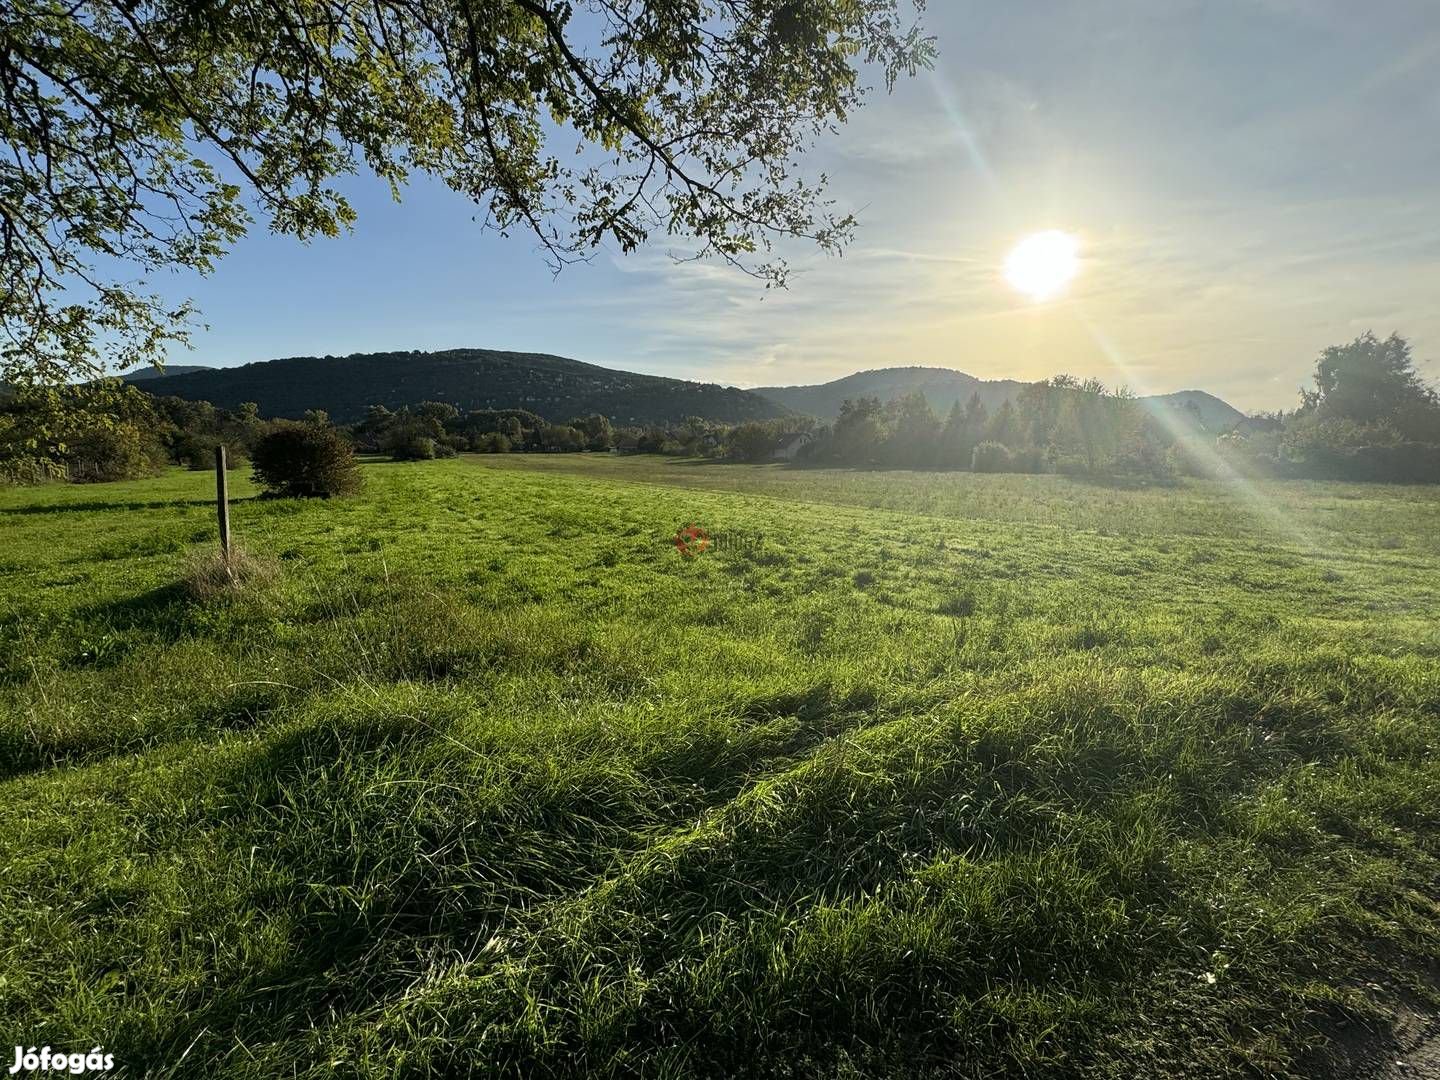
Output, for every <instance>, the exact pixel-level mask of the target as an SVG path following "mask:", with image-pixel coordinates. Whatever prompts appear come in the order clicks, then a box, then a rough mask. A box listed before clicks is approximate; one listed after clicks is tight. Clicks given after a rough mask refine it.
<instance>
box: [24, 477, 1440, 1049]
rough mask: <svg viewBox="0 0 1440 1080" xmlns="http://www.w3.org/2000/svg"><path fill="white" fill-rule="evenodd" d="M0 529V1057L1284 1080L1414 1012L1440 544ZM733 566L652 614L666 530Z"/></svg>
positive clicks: (425, 507) (1335, 492)
mask: <svg viewBox="0 0 1440 1080" xmlns="http://www.w3.org/2000/svg"><path fill="white" fill-rule="evenodd" d="M366 472H367V479H368V488H367V493H366V494H365V495H363V496H362V497H360V498H358V499H353V500H332V501H329V502H323V503H320V502H316V503H295V502H261V501H259V500H254V499H251V498H247V497H246V496H248V495H250V494H252V493H251V491H250V489H249V488H248V486H246V485H245V484H244V483H240V484H236V485H235V487H236V488H237V489H238V490H237V494H238V496H239V497H240V498H239V501H237V503H236V505H235V506H234V508H233V512H232V519H233V521H234V528H235V530H236V535H237V537H238V538H239V539H240V540H241V542H243V543H244V544H245V545H246V548H247V550H248V551H250V552H251V553H253V554H254V555H255V556H257V557H260V558H265V559H269V560H274V562H275V564H276V565H278V567H279V572H278V574H277V575H274V576H273V577H272V578H270V579H267V580H263V581H259V582H257V583H256V585H255V587H254V588H248V587H247V588H244V589H239V590H234V591H221V592H220V593H218V594H217V595H215V596H214V597H212V598H209V599H207V600H204V601H197V600H195V599H194V598H192V596H191V594H190V593H188V592H187V591H186V590H185V588H184V582H183V577H184V574H185V567H186V560H187V558H190V557H191V553H192V552H198V551H205V550H207V549H208V548H209V547H210V546H212V545H213V532H214V526H213V511H212V509H211V507H209V505H208V504H207V503H206V502H205V498H206V495H207V494H208V492H207V484H208V477H206V476H204V475H198V474H185V473H173V474H171V475H169V476H166V477H164V478H161V479H158V480H155V481H148V482H144V483H136V484H115V485H104V486H98V487H92V488H83V489H82V488H47V489H41V490H38V491H24V492H0V574H3V578H0V580H3V583H4V589H3V593H0V709H3V723H0V768H3V774H4V776H5V779H4V781H3V783H4V785H5V800H4V804H3V809H0V871H3V872H0V1015H3V1016H5V1017H6V1019H7V1021H8V1030H9V1032H10V1033H11V1035H12V1036H13V1038H12V1042H11V1043H10V1045H14V1044H15V1043H20V1042H23V1043H25V1044H26V1045H30V1044H32V1043H34V1044H39V1043H49V1044H51V1045H54V1046H68V1047H80V1046H82V1045H83V1046H84V1047H85V1048H86V1049H88V1048H89V1047H90V1046H93V1045H96V1044H97V1043H103V1044H104V1045H105V1046H106V1047H107V1049H108V1050H110V1051H113V1052H114V1053H115V1054H116V1060H117V1063H121V1064H124V1065H126V1066H127V1067H128V1068H129V1069H130V1070H131V1071H132V1072H134V1073H140V1072H143V1071H145V1070H146V1069H152V1070H153V1071H155V1072H156V1073H157V1074H159V1075H167V1074H172V1073H173V1074H183V1075H196V1076H211V1075H230V1076H256V1077H259V1076H273V1075H277V1074H280V1073H284V1074H286V1075H291V1074H300V1075H314V1076H317V1077H318V1076H321V1075H326V1076H328V1075H333V1074H334V1073H335V1072H336V1071H337V1070H338V1071H339V1072H341V1073H342V1074H358V1075H366V1076H395V1075H426V1074H429V1075H437V1076H440V1075H454V1074H456V1073H462V1074H463V1073H467V1072H470V1073H475V1074H478V1075H514V1076H526V1077H529V1076H544V1075H577V1076H578V1075H591V1074H593V1075H613V1076H631V1075H653V1076H665V1075H668V1076H677V1077H679V1076H693V1075H735V1074H740V1073H745V1072H747V1071H750V1072H755V1073H757V1074H759V1075H766V1076H771V1075H791V1076H825V1077H833V1076H854V1075H861V1076H876V1077H880V1076H886V1077H888V1076H895V1075H927V1074H932V1073H933V1074H936V1075H960V1076H966V1075H995V1074H998V1073H1003V1072H1005V1071H1007V1070H1009V1071H1011V1072H1014V1073H1020V1072H1030V1073H1035V1072H1041V1071H1044V1070H1048V1071H1049V1072H1050V1073H1053V1074H1055V1075H1090V1076H1113V1077H1122V1076H1123V1077H1130V1076H1136V1075H1159V1076H1164V1075H1173V1076H1177V1077H1178V1076H1194V1075H1227V1074H1233V1075H1253V1074H1254V1071H1255V1070H1269V1071H1270V1072H1272V1073H1274V1074H1277V1075H1284V1074H1285V1072H1286V1071H1287V1070H1291V1071H1294V1070H1295V1069H1297V1068H1298V1065H1297V1062H1300V1061H1301V1060H1302V1059H1301V1057H1300V1055H1302V1054H1303V1053H1304V1052H1305V1051H1306V1050H1307V1048H1309V1047H1311V1046H1312V1045H1313V1044H1314V1043H1315V1042H1316V1039H1315V1032H1316V1031H1321V1032H1324V1031H1328V1030H1331V1028H1332V1027H1333V1024H1334V1022H1335V1020H1336V1018H1337V1017H1343V1016H1347V1015H1348V1016H1356V1015H1371V1014H1374V1015H1379V1012H1378V1010H1380V1009H1381V1008H1382V1007H1383V1004H1384V1001H1383V997H1382V999H1376V997H1375V994H1374V993H1373V992H1372V991H1370V990H1367V985H1371V984H1376V983H1377V978H1376V977H1375V971H1376V970H1377V969H1378V970H1383V971H1384V972H1386V975H1385V976H1384V978H1383V980H1380V981H1383V982H1384V984H1385V985H1386V986H1387V987H1392V988H1396V987H1399V986H1411V987H1413V988H1414V989H1415V991H1416V992H1418V993H1422V994H1423V993H1426V992H1427V991H1426V983H1425V981H1424V978H1423V974H1422V973H1423V971H1424V968H1425V964H1426V962H1427V961H1428V960H1433V959H1435V958H1437V945H1440V939H1437V934H1436V932H1437V925H1440V923H1437V917H1436V909H1435V907H1434V901H1435V887H1434V883H1435V881H1436V872H1437V869H1440V865H1437V862H1436V857H1437V854H1440V852H1437V840H1436V836H1437V834H1436V832H1435V826H1436V824H1437V817H1440V798H1437V795H1440V789H1437V779H1440V770H1437V768H1436V764H1435V747H1434V730H1435V725H1436V722H1437V719H1440V674H1437V665H1436V658H1437V656H1440V631H1437V629H1436V623H1435V621H1434V618H1433V613H1434V611H1435V609H1436V602H1437V599H1440V596H1437V594H1440V549H1437V546H1436V544H1437V542H1436V529H1435V524H1436V518H1437V502H1436V500H1435V497H1434V496H1433V495H1432V494H1431V493H1430V492H1429V491H1426V490H1424V489H1391V488H1367V487H1359V486H1343V485H1327V486H1305V485H1273V486H1271V487H1270V488H1269V489H1267V495H1268V496H1269V497H1271V498H1273V499H1275V500H1276V501H1277V502H1278V503H1279V504H1281V505H1283V506H1284V507H1285V508H1286V512H1287V513H1289V514H1292V515H1293V516H1294V517H1295V518H1296V519H1297V520H1299V521H1302V522H1304V523H1305V524H1306V526H1307V528H1308V529H1309V530H1311V531H1317V530H1318V531H1321V532H1323V533H1324V534H1326V535H1327V536H1329V537H1331V538H1332V539H1333V543H1329V544H1327V545H1326V550H1325V551H1322V552H1319V553H1317V552H1314V551H1310V550H1301V549H1298V548H1295V547H1293V546H1291V545H1290V544H1288V543H1286V542H1285V541H1284V540H1283V539H1281V540H1276V539H1274V538H1272V537H1270V536H1269V535H1267V534H1266V532H1265V531H1264V523H1263V522H1259V521H1256V520H1255V519H1254V518H1253V517H1252V516H1251V515H1250V512H1249V511H1248V510H1247V508H1246V507H1245V505H1244V504H1243V503H1242V502H1240V501H1239V500H1236V499H1233V498H1228V497H1227V495H1226V492H1225V491H1224V490H1223V489H1222V488H1220V487H1217V486H1215V485H1183V486H1181V487H1179V488H1175V489H1163V488H1162V489H1137V490H1129V489H1112V488H1102V487H1093V486H1087V485H1083V484H1077V483H1074V482H1071V481H1064V480H1059V479H1056V478H1043V477H1040V478H1032V477H977V476H969V475H962V476H950V475H941V474H905V475H904V476H900V475H897V474H864V473H858V474H857V473H849V472H838V471H825V472H801V471H793V470H777V469H771V468H743V467H720V466H711V465H690V464H682V463H675V462H669V461H663V460H656V459H616V458H608V457H595V456H585V457H565V458H561V457H559V456H555V457H544V458H533V457H532V458H519V457H516V458H510V459H506V458H483V459H476V458H471V459H465V460H461V461H456V462H433V463H425V464H423V465H420V464H416V465H373V466H367V469H366ZM687 522H696V523H700V524H703V525H704V526H705V527H706V528H708V529H710V530H711V531H712V533H714V534H716V535H718V536H722V537H723V536H724V535H726V534H727V533H728V534H743V535H745V536H747V537H754V536H756V535H759V536H763V537H764V541H763V543H762V544H759V545H756V544H747V545H736V546H734V547H731V548H728V549H727V548H726V547H725V546H724V545H723V544H722V545H718V546H717V549H716V550H715V551H713V552H709V553H707V554H705V555H703V556H701V557H700V558H697V559H693V560H686V559H683V558H681V557H680V556H679V554H678V553H677V552H676V551H675V549H674V547H673V545H671V543H670V542H669V541H670V537H671V536H672V535H673V533H674V530H675V529H676V528H677V527H678V526H680V525H683V524H685V523H687Z"/></svg>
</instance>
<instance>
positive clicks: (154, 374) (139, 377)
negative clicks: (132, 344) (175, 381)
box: [120, 364, 216, 383]
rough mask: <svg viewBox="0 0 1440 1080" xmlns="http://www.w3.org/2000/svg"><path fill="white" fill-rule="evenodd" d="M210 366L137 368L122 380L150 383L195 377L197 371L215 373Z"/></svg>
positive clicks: (185, 365)
mask: <svg viewBox="0 0 1440 1080" xmlns="http://www.w3.org/2000/svg"><path fill="white" fill-rule="evenodd" d="M215 370H216V369H215V368H213V367H210V366H209V365H208V364H166V365H165V369H164V370H163V371H161V370H160V369H159V368H154V367H150V366H149V365H148V364H147V365H146V366H145V367H141V368H136V369H135V370H134V371H127V372H125V374H123V375H121V376H120V378H121V379H123V380H124V381H125V382H131V383H134V382H149V381H150V380H151V379H166V378H169V377H170V376H172V375H193V374H194V373H195V372H197V371H215Z"/></svg>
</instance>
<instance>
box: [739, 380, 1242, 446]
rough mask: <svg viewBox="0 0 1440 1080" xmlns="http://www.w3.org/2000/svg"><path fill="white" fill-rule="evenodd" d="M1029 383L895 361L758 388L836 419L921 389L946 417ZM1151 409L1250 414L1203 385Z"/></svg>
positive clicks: (1229, 419)
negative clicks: (851, 408)
mask: <svg viewBox="0 0 1440 1080" xmlns="http://www.w3.org/2000/svg"><path fill="white" fill-rule="evenodd" d="M1027 385H1029V384H1028V383H1024V382H1019V381H1017V380H1015V379H994V380H987V379H978V378H976V377H975V376H974V375H968V374H966V373H965V372H963V371H956V370H953V369H952V368H937V367H893V368H876V369H873V370H870V371H857V372H855V374H853V375H846V376H844V377H843V378H839V379H834V380H832V381H831V382H827V383H818V384H814V385H808V386H761V387H757V388H755V390H754V392H755V393H757V394H759V395H761V396H762V397H765V398H768V399H769V400H771V401H773V402H775V403H776V404H777V405H783V406H784V407H785V408H787V409H790V410H792V411H794V412H798V413H805V414H807V415H810V416H814V417H817V418H819V419H821V420H834V419H835V418H836V417H837V416H839V415H840V406H841V404H842V403H843V402H844V401H846V400H847V399H854V398H861V397H874V398H879V399H880V400H881V401H892V400H894V399H896V398H901V397H905V396H906V395H907V394H914V393H921V394H924V395H925V399H926V400H927V401H929V402H930V407H931V408H932V409H934V410H935V411H936V412H937V413H938V414H940V415H941V416H942V417H943V416H944V415H945V413H947V412H949V411H950V407H951V406H952V405H953V404H955V402H957V401H958V402H960V403H961V404H962V405H964V404H965V403H966V402H968V401H969V400H970V398H971V397H972V396H974V395H976V394H978V395H980V400H981V402H983V403H984V405H985V408H986V409H987V410H989V411H990V412H994V411H995V410H996V409H997V408H999V407H1000V406H1001V404H1003V403H1004V402H1006V401H1013V400H1014V399H1015V397H1016V395H1018V394H1019V393H1020V391H1021V390H1023V389H1024V388H1025V387H1026V386H1027ZM1139 401H1140V403H1141V405H1142V406H1143V407H1144V408H1145V409H1146V410H1147V411H1149V412H1150V413H1151V414H1153V415H1155V416H1158V417H1160V418H1162V419H1174V420H1177V421H1178V422H1181V423H1185V424H1188V425H1193V423H1194V422H1195V421H1196V420H1197V419H1198V421H1199V422H1200V424H1201V425H1202V426H1203V427H1204V428H1205V430H1206V431H1209V432H1215V433H1218V432H1222V431H1228V430H1229V429H1230V428H1232V427H1234V426H1235V425H1236V424H1238V423H1239V422H1240V421H1241V420H1243V419H1245V414H1244V413H1242V412H1241V411H1240V410H1239V409H1237V408H1235V407H1234V406H1233V405H1231V404H1229V403H1228V402H1226V401H1222V400H1221V399H1220V398H1218V397H1216V396H1215V395H1214V394H1210V393H1206V392H1205V391H1204V390H1179V391H1176V392H1175V393H1172V394H1153V395H1150V396H1148V397H1142V398H1140V399H1139Z"/></svg>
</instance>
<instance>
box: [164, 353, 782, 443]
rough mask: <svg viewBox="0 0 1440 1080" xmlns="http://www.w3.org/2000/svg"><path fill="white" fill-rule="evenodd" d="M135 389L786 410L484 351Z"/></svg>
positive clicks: (181, 380)
mask: <svg viewBox="0 0 1440 1080" xmlns="http://www.w3.org/2000/svg"><path fill="white" fill-rule="evenodd" d="M142 385H143V387H144V389H145V390H146V391H147V392H149V393H152V394H156V395H159V396H173V397H179V398H185V399H187V400H190V401H208V402H210V403H211V404H213V405H216V406H219V407H220V408H222V409H235V408H238V407H239V406H240V405H241V404H242V403H243V402H247V401H253V402H254V403H255V404H257V405H258V406H259V407H260V412H261V414H263V415H265V416H277V417H290V418H299V417H301V416H304V414H305V413H306V412H307V411H309V410H312V409H321V410H324V411H325V412H327V413H329V414H330V416H331V418H332V419H334V420H335V421H336V422H338V423H351V422H354V421H358V420H361V419H363V418H364V416H365V413H366V410H367V409H368V408H369V407H370V406H371V405H384V406H386V407H387V408H390V409H398V408H400V407H402V406H405V405H417V404H419V403H420V402H424V401H441V402H445V403H447V404H450V405H454V406H455V407H456V408H457V409H459V410H460V411H461V412H468V411H471V410H474V409H495V408H502V409H526V410H528V411H530V412H532V413H535V414H537V415H539V416H541V417H544V418H545V419H547V420H553V421H563V420H568V419H570V418H571V417H573V416H579V415H589V414H592V413H599V414H600V415H602V416H605V417H608V418H609V419H610V420H611V421H613V422H614V423H616V424H622V425H623V424H663V423H666V422H671V421H680V420H683V419H685V418H686V417H689V416H699V417H702V418H704V419H706V420H714V421H719V422H722V423H739V422H741V421H744V420H766V419H770V418H773V417H778V416H783V415H784V414H785V413H786V411H787V410H786V409H785V408H784V407H783V406H781V405H778V404H776V403H774V402H771V401H768V400H766V399H765V398H762V397H761V396H759V395H758V394H754V393H751V392H749V391H746V390H736V389H734V388H732V387H725V386H717V385H715V384H713V383H694V382H684V381H682V380H680V379H666V378H662V377H660V376H656V375H638V374H635V373H634V372H629V371H616V370H614V369H612V368H604V367H599V366H597V365H595V364H585V363H581V362H580V361H578V360H568V359H566V358H564V357H561V356H548V355H545V354H543V353H516V352H498V351H494V350H491V349H451V350H448V351H445V352H429V353H427V352H390V353H366V354H357V355H354V356H299V357H292V358H290V359H285V360H267V361H263V362H261V363H255V364H246V365H244V366H243V367H236V368H217V369H214V370H211V371H199V372H192V373H190V374H185V375H166V376H163V377H161V378H155V379H147V380H145V381H144V383H143V384H142Z"/></svg>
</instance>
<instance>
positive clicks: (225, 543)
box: [215, 443, 230, 566]
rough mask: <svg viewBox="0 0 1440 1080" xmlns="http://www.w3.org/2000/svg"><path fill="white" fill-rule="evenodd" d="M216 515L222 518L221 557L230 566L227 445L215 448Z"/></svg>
mask: <svg viewBox="0 0 1440 1080" xmlns="http://www.w3.org/2000/svg"><path fill="white" fill-rule="evenodd" d="M215 513H216V514H217V515H218V516H219V518H220V557H221V558H222V559H224V560H225V565H226V566H229V565H230V489H229V486H228V482H227V480H226V478H225V445H224V444H223V443H222V444H220V445H219V446H217V447H216V448H215Z"/></svg>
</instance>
